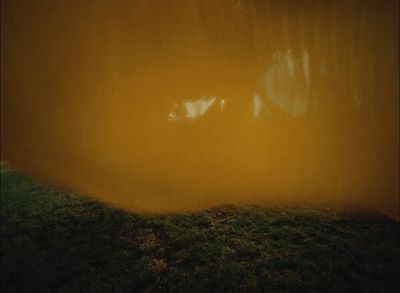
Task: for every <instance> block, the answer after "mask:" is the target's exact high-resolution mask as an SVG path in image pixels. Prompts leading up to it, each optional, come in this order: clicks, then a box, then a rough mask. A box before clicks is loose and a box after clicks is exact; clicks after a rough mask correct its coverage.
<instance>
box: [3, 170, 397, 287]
mask: <svg viewBox="0 0 400 293" xmlns="http://www.w3.org/2000/svg"><path fill="white" fill-rule="evenodd" d="M399 280H400V225H399V223H397V222H395V221H393V220H391V219H388V218H387V217H384V216H382V215H380V214H377V213H370V212H368V211H367V212H366V211H364V210H359V211H356V212H355V211H353V210H351V209H349V208H346V207H332V206H323V205H319V206H310V205H297V206H276V205H274V206H272V205H257V206H240V207H238V206H224V207H219V208H215V209H210V210H207V211H203V212H199V213H190V214H180V215H166V216H141V215H136V214H133V213H128V212H125V211H121V210H118V209H114V208H109V207H105V206H104V205H102V204H99V203H97V202H95V201H93V200H90V199H87V198H85V197H82V196H79V195H76V194H72V193H70V192H67V191H63V190H59V189H55V188H50V187H47V186H43V185H41V184H39V183H37V182H35V181H34V180H32V179H31V178H29V177H26V176H24V175H22V174H20V173H18V172H15V171H13V170H9V169H5V168H3V169H2V171H1V291H2V292H141V291H145V292H160V291H161V292H188V291H190V292H397V290H398V288H399V285H398V282H399Z"/></svg>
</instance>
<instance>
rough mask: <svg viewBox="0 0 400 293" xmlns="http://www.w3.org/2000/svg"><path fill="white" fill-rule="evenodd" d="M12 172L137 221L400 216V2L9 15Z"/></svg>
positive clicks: (5, 72) (202, 4) (225, 1)
mask: <svg viewBox="0 0 400 293" xmlns="http://www.w3.org/2000/svg"><path fill="white" fill-rule="evenodd" d="M1 13H2V20H1V21H2V23H1V24H2V27H1V33H2V35H1V41H2V44H1V50H2V52H1V54H2V55H1V70H2V76H1V82H2V84H1V85H2V86H1V114H2V117H1V119H2V120H1V122H2V124H1V148H2V159H5V160H7V161H9V162H10V163H11V164H14V166H16V167H18V168H21V169H22V170H26V171H28V172H30V173H32V174H34V175H36V176H38V177H39V178H42V179H43V180H45V181H48V182H52V183H56V184H62V185H65V186H68V187H71V188H74V189H76V190H78V191H82V192H84V193H87V194H89V195H90V196H94V197H96V198H98V199H100V200H103V201H105V202H108V203H110V204H114V205H117V206H119V207H124V208H128V209H132V210H136V211H150V212H154V211H155V212H164V211H180V210H192V209H199V208H204V207H209V206H212V205H216V204H222V203H234V202H240V201H254V200H296V201H304V200H310V201H335V202H343V201H344V202H348V203H352V204H366V205H368V206H372V207H375V208H378V209H380V210H382V211H384V212H385V213H387V214H389V215H391V216H394V217H398V216H399V1H397V0H374V1H372V0H359V1H329V0H327V1H317V0H315V1H311V0H307V1H306V0H304V1H300V0H291V1H289V0H287V1H283V0H271V1H266V0H257V1H251V0H249V1H244V0H241V1H239V0H234V1H233V0H232V1H230V0H208V1H206V0H202V1H196V0H191V1H188V0H180V1H179V0H175V1H167V0H159V1H153V0H151V1H122V0H121V1H119V0H109V1H99V0H93V1H78V0H76V1H72V0H69V1H55V0H48V1H44V0H41V1H38V0H26V1H22V0H3V1H2V6H1Z"/></svg>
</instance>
